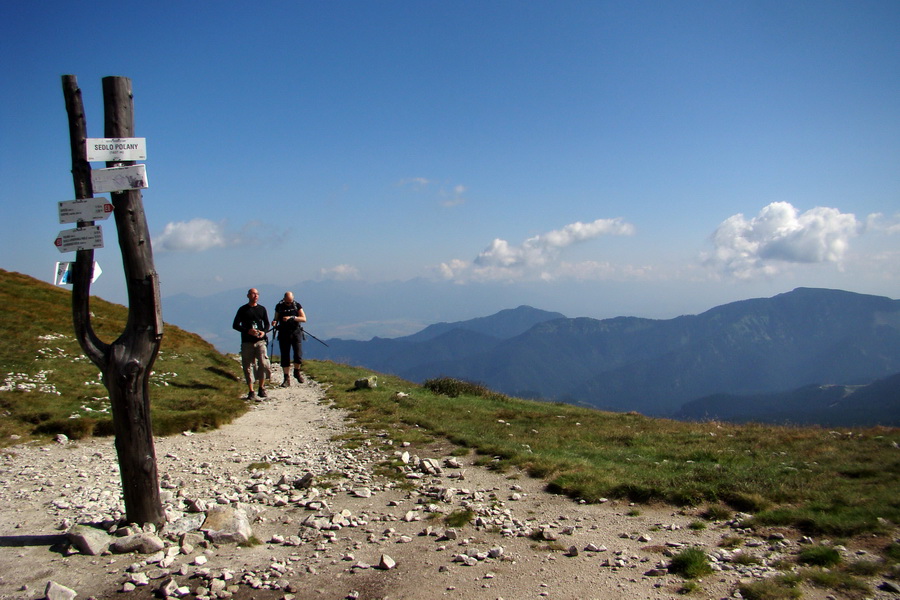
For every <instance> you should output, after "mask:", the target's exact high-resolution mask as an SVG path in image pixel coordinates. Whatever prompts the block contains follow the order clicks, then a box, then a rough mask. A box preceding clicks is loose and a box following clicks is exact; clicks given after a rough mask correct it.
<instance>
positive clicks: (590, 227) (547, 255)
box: [438, 219, 635, 282]
mask: <svg viewBox="0 0 900 600" xmlns="http://www.w3.org/2000/svg"><path fill="white" fill-rule="evenodd" d="M634 231H635V229H634V226H633V225H631V224H630V223H627V222H625V221H623V220H622V219H597V220H596V221H593V222H591V223H581V222H576V223H572V224H570V225H566V226H565V227H563V228H562V229H556V230H553V231H550V232H547V233H544V234H541V235H536V236H534V237H531V238H528V239H527V240H525V241H524V242H523V243H522V244H521V245H518V246H514V245H512V244H510V243H509V242H507V241H506V240H503V239H500V238H497V239H495V240H494V241H493V242H491V244H490V245H489V246H488V247H487V248H485V249H484V250H483V251H482V252H481V253H480V254H478V256H476V257H475V259H474V260H472V261H471V262H469V261H464V260H460V259H454V260H451V261H449V262H445V263H441V265H440V266H439V267H438V273H439V274H440V276H441V277H443V278H444V279H450V280H454V281H457V282H465V281H470V280H471V281H497V280H523V279H545V280H547V279H555V278H558V277H560V276H564V277H580V276H584V275H585V274H588V273H589V274H592V275H594V276H596V275H597V274H598V273H601V274H602V273H608V271H609V265H606V264H605V263H595V262H591V263H589V264H588V263H580V264H578V265H573V264H570V263H565V262H562V261H560V256H561V254H562V252H563V250H565V249H566V248H567V247H569V246H572V245H573V244H578V243H582V242H586V241H588V240H592V239H594V238H597V237H599V236H602V235H633V234H634Z"/></svg>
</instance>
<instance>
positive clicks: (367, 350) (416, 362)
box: [304, 306, 565, 379]
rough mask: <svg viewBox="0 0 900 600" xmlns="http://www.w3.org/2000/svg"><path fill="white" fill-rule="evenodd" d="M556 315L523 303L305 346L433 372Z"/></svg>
mask: <svg viewBox="0 0 900 600" xmlns="http://www.w3.org/2000/svg"><path fill="white" fill-rule="evenodd" d="M553 319H565V316H564V315H562V314H560V313H554V312H548V311H543V310H539V309H536V308H532V307H530V306H520V307H518V308H515V309H507V310H502V311H500V312H498V313H496V314H495V315H492V316H489V317H479V318H476V319H471V320H468V321H458V322H455V323H437V324H434V325H429V326H428V327H426V328H425V329H423V330H422V331H419V332H418V333H414V334H412V335H408V336H404V337H400V338H390V339H388V338H377V337H376V338H373V339H372V340H370V341H368V342H362V341H356V340H341V339H330V340H326V341H327V343H328V347H327V348H326V347H324V346H322V345H319V344H315V343H313V344H306V345H305V346H304V355H305V356H309V357H310V358H320V359H327V360H334V361H337V362H345V363H348V364H355V365H360V366H365V367H368V368H370V369H373V370H376V371H382V372H385V373H392V374H399V371H398V369H402V370H403V372H408V371H411V370H418V369H423V370H424V371H425V372H430V371H429V365H431V364H433V363H436V362H438V363H439V362H444V361H453V360H455V359H456V358H458V357H459V356H462V355H468V354H471V353H472V351H473V349H475V348H477V349H479V350H480V351H486V350H488V349H490V348H493V347H496V346H497V345H498V344H500V343H501V342H502V341H503V340H504V339H509V338H513V337H516V336H518V335H521V334H522V333H524V332H525V331H528V330H529V329H530V328H532V327H533V326H534V325H536V324H538V323H542V322H545V321H549V320H553ZM488 332H491V333H488ZM430 376H432V375H428V376H426V377H423V379H427V378H428V377H430Z"/></svg>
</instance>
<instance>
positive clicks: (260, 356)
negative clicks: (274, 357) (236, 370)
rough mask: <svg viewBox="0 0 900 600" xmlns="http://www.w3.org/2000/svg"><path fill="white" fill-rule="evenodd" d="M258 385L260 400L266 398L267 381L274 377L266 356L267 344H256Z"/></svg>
mask: <svg viewBox="0 0 900 600" xmlns="http://www.w3.org/2000/svg"><path fill="white" fill-rule="evenodd" d="M255 347H256V365H257V370H256V383H257V384H258V385H259V391H258V392H257V394H259V396H260V398H265V397H266V379H269V378H270V377H271V376H272V369H271V368H269V357H268V355H267V354H266V343H265V342H256V345H255Z"/></svg>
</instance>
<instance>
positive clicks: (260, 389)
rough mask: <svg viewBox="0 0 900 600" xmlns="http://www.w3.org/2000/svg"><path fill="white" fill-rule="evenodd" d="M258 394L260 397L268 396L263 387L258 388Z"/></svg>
mask: <svg viewBox="0 0 900 600" xmlns="http://www.w3.org/2000/svg"><path fill="white" fill-rule="evenodd" d="M258 395H259V397H260V398H268V397H269V395H268V394H267V393H266V390H265V388H259V392H258Z"/></svg>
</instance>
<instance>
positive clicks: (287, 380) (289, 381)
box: [281, 376, 291, 388]
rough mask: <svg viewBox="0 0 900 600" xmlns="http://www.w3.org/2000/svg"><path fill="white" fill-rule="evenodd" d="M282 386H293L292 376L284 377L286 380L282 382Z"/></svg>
mask: <svg viewBox="0 0 900 600" xmlns="http://www.w3.org/2000/svg"><path fill="white" fill-rule="evenodd" d="M281 387H283V388H285V387H291V378H290V376H288V377H285V378H284V381H282V382H281Z"/></svg>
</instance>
